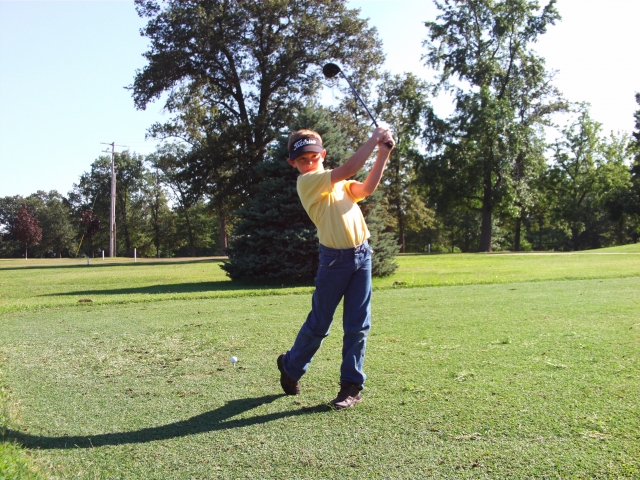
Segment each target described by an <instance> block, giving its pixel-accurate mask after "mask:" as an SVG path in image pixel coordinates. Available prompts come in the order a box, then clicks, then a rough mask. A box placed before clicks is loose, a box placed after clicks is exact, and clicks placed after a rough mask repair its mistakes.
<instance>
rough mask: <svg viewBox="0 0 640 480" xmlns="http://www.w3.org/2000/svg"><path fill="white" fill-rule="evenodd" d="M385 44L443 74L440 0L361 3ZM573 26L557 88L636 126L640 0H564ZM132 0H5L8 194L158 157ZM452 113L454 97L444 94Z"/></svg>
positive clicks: (553, 53) (1, 139) (3, 182)
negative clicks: (435, 31) (426, 43)
mask: <svg viewBox="0 0 640 480" xmlns="http://www.w3.org/2000/svg"><path fill="white" fill-rule="evenodd" d="M350 4H351V6H352V7H357V8H361V9H362V16H364V17H368V18H370V23H371V24H372V25H375V26H376V27H377V28H378V30H379V33H380V36H381V38H382V40H383V42H384V48H385V52H386V54H387V63H386V68H387V69H388V70H390V71H391V72H393V73H402V72H404V71H412V72H414V73H416V74H418V75H420V76H422V77H423V78H426V79H431V77H432V72H430V71H428V70H427V69H426V68H425V67H424V66H422V64H421V61H420V56H421V54H422V53H423V49H422V46H421V42H422V40H423V39H424V38H425V36H426V29H425V27H424V24H423V22H424V21H425V20H431V19H434V18H435V15H436V14H437V10H436V8H435V7H434V5H433V4H432V3H431V2H430V1H428V0H359V1H351V2H350ZM558 8H559V10H560V13H561V14H562V16H563V21H562V22H560V23H559V24H558V25H556V26H555V27H552V28H551V29H550V30H549V32H548V33H547V34H546V35H544V36H543V37H542V38H541V40H540V42H539V43H538V44H537V45H536V47H535V48H536V50H537V51H538V53H539V54H541V55H542V56H543V57H545V58H546V60H547V65H548V66H549V68H552V69H555V70H558V71H559V73H558V76H557V78H556V82H555V83H556V85H557V86H558V87H559V89H560V90H561V91H562V92H563V93H564V94H565V96H566V97H567V98H568V99H569V100H572V101H586V102H590V103H591V104H592V109H591V111H592V116H593V118H594V119H595V120H597V121H599V122H601V123H602V124H603V130H604V131H605V132H609V131H611V130H615V131H618V130H622V131H626V132H631V131H632V129H633V112H634V111H635V110H636V109H637V108H638V106H637V105H636V104H635V101H634V94H635V92H638V91H640V62H638V54H637V46H638V45H639V44H640V29H638V28H637V25H636V23H637V19H638V18H640V1H638V0H607V1H604V0H559V1H558ZM143 26H144V22H143V21H142V20H141V19H140V18H138V16H137V15H136V12H135V9H134V7H133V1H129V0H75V1H72V0H67V1H28V0H23V1H6V0H0V196H6V195H25V196H26V195H29V194H31V193H34V192H35V191H37V190H45V191H49V190H58V191H59V192H61V193H62V194H66V193H67V192H68V191H69V190H70V189H71V188H72V185H73V183H74V182H77V180H78V177H79V176H80V174H81V173H82V172H84V171H87V170H89V167H90V165H91V163H92V162H93V161H94V160H95V159H96V158H97V157H98V156H100V155H101V150H103V149H104V148H106V146H105V145H101V144H100V142H112V141H115V142H116V143H118V144H123V145H127V146H129V148H130V149H131V150H132V151H136V152H138V153H142V154H147V153H151V152H152V151H153V150H154V149H155V144H154V143H153V142H151V141H145V138H144V137H145V132H146V130H147V128H148V127H149V126H150V125H151V124H152V123H153V122H155V121H162V120H163V119H164V120H166V119H167V118H168V117H166V116H165V115H164V114H163V113H162V111H161V107H162V105H161V104H160V103H155V104H152V105H150V106H149V107H148V108H147V110H146V111H138V110H136V109H135V108H134V106H133V101H132V99H131V95H130V92H128V91H127V90H126V89H125V88H124V87H126V86H127V85H129V84H131V83H132V81H133V77H134V75H135V70H136V69H140V68H142V67H143V66H144V65H145V60H144V59H143V58H142V56H141V55H142V53H143V52H144V51H145V50H146V46H147V41H146V39H145V38H143V37H141V36H140V34H139V30H140V28H141V27H143ZM435 103H436V105H437V106H439V107H440V108H441V110H442V111H446V110H447V108H448V105H447V100H446V99H439V100H436V101H435Z"/></svg>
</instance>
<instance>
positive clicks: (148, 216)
mask: <svg viewBox="0 0 640 480" xmlns="http://www.w3.org/2000/svg"><path fill="white" fill-rule="evenodd" d="M142 192H143V193H142V197H141V200H142V204H143V208H142V212H143V217H144V221H145V223H146V228H145V230H146V233H147V237H148V238H150V239H151V242H152V244H153V249H154V250H155V251H154V252H153V255H154V256H155V257H157V258H160V257H161V256H165V257H170V256H171V254H172V251H173V244H172V243H173V239H174V237H175V217H176V215H175V213H174V212H172V211H171V209H170V208H169V205H168V201H167V195H166V192H165V190H164V188H163V184H162V183H161V175H160V173H159V172H158V171H157V170H156V171H155V172H147V174H146V175H145V182H144V185H143V187H142ZM143 253H145V252H144V251H143Z"/></svg>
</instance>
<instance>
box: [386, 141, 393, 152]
mask: <svg viewBox="0 0 640 480" xmlns="http://www.w3.org/2000/svg"><path fill="white" fill-rule="evenodd" d="M384 144H385V145H386V146H387V147H389V148H390V149H391V150H393V143H391V142H385V143H384Z"/></svg>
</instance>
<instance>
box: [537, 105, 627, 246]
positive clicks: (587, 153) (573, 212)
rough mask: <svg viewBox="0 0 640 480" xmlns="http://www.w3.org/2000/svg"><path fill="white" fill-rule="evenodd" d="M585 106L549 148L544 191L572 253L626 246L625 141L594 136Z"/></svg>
mask: <svg viewBox="0 0 640 480" xmlns="http://www.w3.org/2000/svg"><path fill="white" fill-rule="evenodd" d="M600 130H601V124H599V123H598V122H596V121H594V120H593V119H591V116H590V115H589V111H588V110H587V108H586V106H582V107H581V110H580V114H579V117H578V118H577V119H576V120H575V122H573V123H572V124H571V125H570V126H568V127H567V128H565V129H564V130H563V135H564V136H563V138H561V139H560V140H558V141H557V142H556V143H555V145H554V146H553V149H554V155H553V163H552V165H551V168H550V169H549V173H548V175H549V186H550V189H551V191H552V193H553V197H554V199H555V213H556V215H557V219H556V223H558V224H560V223H562V222H566V224H567V225H568V228H569V231H570V235H571V238H570V246H571V248H572V249H573V250H579V249H583V248H598V247H603V246H608V245H615V244H616V243H624V242H625V241H626V235H627V233H626V227H625V220H626V217H625V212H624V210H625V199H626V197H627V195H628V192H629V190H630V189H631V176H630V173H629V168H628V164H629V160H630V158H629V149H628V146H627V145H628V137H627V136H626V135H619V136H616V135H613V134H612V135H611V137H610V138H609V139H604V138H602V137H601V136H600Z"/></svg>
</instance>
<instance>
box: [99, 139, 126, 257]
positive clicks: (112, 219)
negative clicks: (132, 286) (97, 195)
mask: <svg viewBox="0 0 640 480" xmlns="http://www.w3.org/2000/svg"><path fill="white" fill-rule="evenodd" d="M100 143H102V144H103V145H111V150H103V152H106V153H110V154H111V209H110V211H109V256H110V257H115V256H116V165H115V155H116V142H111V143H105V142H100ZM118 146H119V147H125V146H126V145H118ZM117 153H120V152H117Z"/></svg>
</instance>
